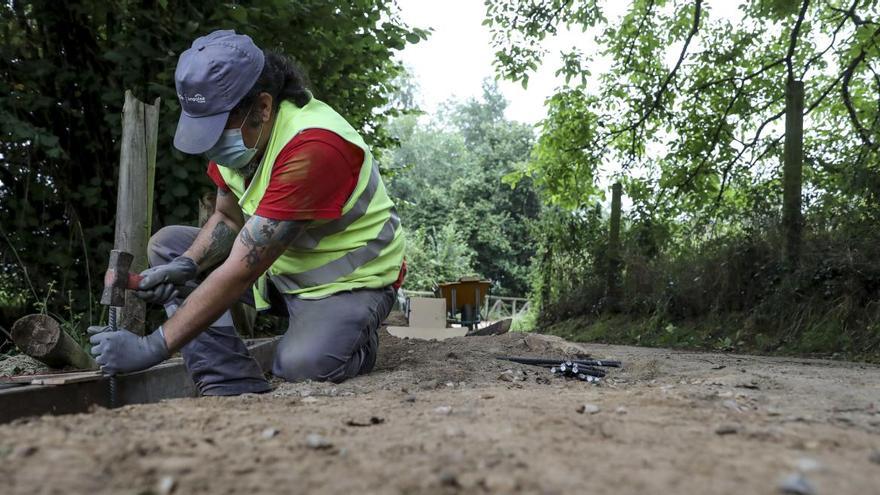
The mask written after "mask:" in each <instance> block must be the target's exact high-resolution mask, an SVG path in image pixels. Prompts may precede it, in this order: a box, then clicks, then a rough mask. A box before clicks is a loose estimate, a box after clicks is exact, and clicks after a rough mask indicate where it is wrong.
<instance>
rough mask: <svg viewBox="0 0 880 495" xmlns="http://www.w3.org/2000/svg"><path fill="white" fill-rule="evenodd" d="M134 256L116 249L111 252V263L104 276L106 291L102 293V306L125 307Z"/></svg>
mask: <svg viewBox="0 0 880 495" xmlns="http://www.w3.org/2000/svg"><path fill="white" fill-rule="evenodd" d="M132 260H134V256H132V255H131V253H126V252H125V251H120V250H119V249H114V250H112V251H110V262H109V264H108V266H107V273H105V274H104V291H103V292H102V293H101V304H104V305H107V306H117V307H120V306H125V289H126V288H127V287H128V280H129V273H128V271H129V269H130V268H131V262H132Z"/></svg>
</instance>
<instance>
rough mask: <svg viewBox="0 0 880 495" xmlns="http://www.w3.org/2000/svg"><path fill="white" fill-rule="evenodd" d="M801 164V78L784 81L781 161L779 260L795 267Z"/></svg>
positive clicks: (802, 84)
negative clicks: (780, 236)
mask: <svg viewBox="0 0 880 495" xmlns="http://www.w3.org/2000/svg"><path fill="white" fill-rule="evenodd" d="M803 165H804V82H803V81H795V80H792V79H789V80H788V81H787V82H786V85H785V150H784V155H783V163H782V184H783V189H782V230H783V243H782V261H783V263H785V265H787V267H788V268H789V269H792V270H793V269H795V268H796V267H797V264H798V262H799V261H800V251H801V230H802V227H803V218H802V216H801V187H802V177H803Z"/></svg>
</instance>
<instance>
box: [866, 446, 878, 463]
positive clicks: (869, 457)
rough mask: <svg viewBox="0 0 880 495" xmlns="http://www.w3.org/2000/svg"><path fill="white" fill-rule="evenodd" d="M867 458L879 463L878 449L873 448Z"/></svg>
mask: <svg viewBox="0 0 880 495" xmlns="http://www.w3.org/2000/svg"><path fill="white" fill-rule="evenodd" d="M868 460H869V461H871V462H873V463H874V464H880V449H874V451H873V452H871V455H869V456H868Z"/></svg>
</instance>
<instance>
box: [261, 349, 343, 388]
mask: <svg viewBox="0 0 880 495" xmlns="http://www.w3.org/2000/svg"><path fill="white" fill-rule="evenodd" d="M346 364H347V363H340V362H339V360H338V359H335V358H333V357H331V356H328V355H326V354H324V353H322V352H320V351H316V352H308V351H302V350H293V349H288V350H286V351H285V350H284V349H283V348H282V347H281V346H278V350H277V351H276V353H275V361H274V363H273V364H272V374H273V375H275V376H277V377H279V378H283V379H285V380H287V381H289V382H298V381H303V380H315V381H331V382H340V381H342V380H344V379H345V376H344V375H345V366H346Z"/></svg>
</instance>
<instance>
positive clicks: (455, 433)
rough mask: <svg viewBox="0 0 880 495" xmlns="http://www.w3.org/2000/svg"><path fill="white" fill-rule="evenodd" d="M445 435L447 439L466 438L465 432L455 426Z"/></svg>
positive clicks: (450, 427) (448, 429)
mask: <svg viewBox="0 0 880 495" xmlns="http://www.w3.org/2000/svg"><path fill="white" fill-rule="evenodd" d="M443 435H444V436H445V437H447V438H458V437H463V436H464V430H462V429H461V428H458V427H455V426H448V427H446V430H445V431H444V432H443Z"/></svg>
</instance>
